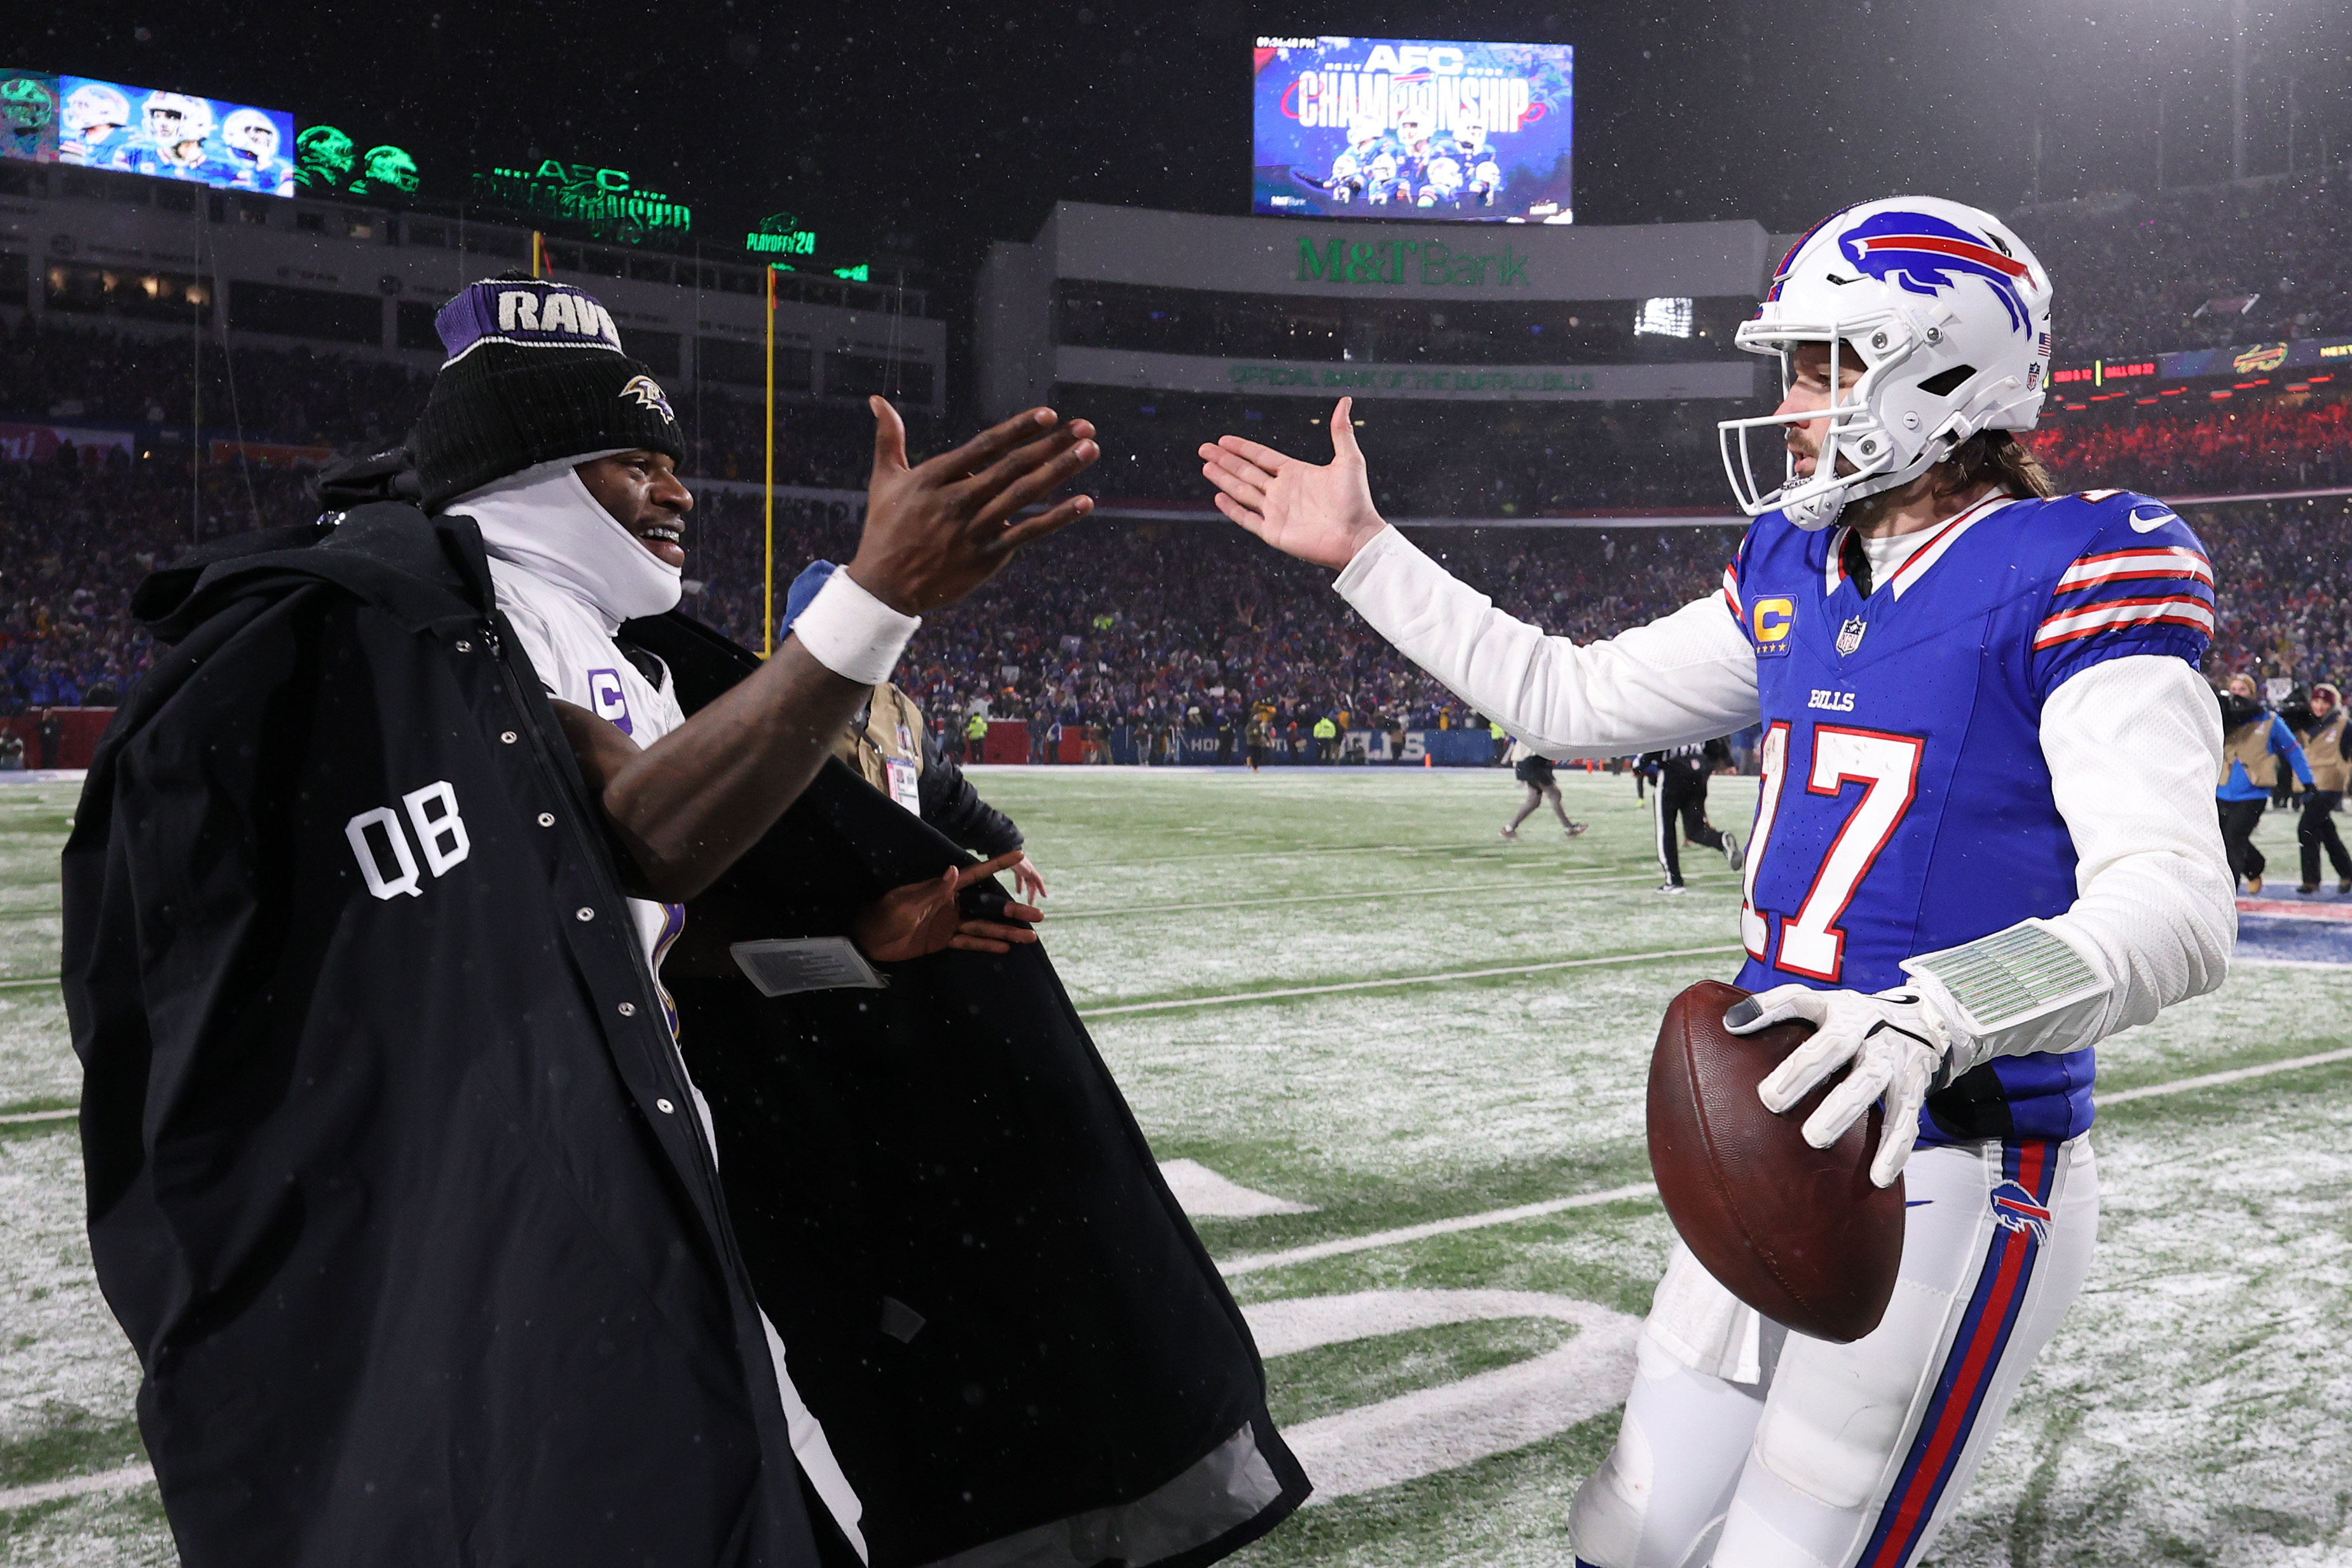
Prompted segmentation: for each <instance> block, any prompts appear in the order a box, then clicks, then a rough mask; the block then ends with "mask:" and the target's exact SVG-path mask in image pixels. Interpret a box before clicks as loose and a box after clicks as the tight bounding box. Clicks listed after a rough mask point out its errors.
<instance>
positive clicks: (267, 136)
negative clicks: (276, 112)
mask: <svg viewBox="0 0 2352 1568" xmlns="http://www.w3.org/2000/svg"><path fill="white" fill-rule="evenodd" d="M221 141H223V142H224V143H226V146H227V148H228V163H229V166H230V167H231V168H233V169H235V170H236V174H235V176H234V177H233V178H232V179H231V181H230V183H232V184H234V185H235V186H236V188H237V189H239V190H241V191H259V192H262V193H264V194H267V195H272V196H290V195H292V194H293V193H294V165H293V164H292V163H290V162H288V161H287V160H286V158H285V157H284V156H283V155H282V154H281V153H280V152H279V150H278V149H279V146H280V142H281V138H280V137H279V136H278V125H277V122H276V121H275V120H271V119H270V118H269V116H268V115H267V114H265V113H264V112H262V111H261V110H257V109H236V110H230V111H229V114H228V118H227V119H226V120H223V121H221Z"/></svg>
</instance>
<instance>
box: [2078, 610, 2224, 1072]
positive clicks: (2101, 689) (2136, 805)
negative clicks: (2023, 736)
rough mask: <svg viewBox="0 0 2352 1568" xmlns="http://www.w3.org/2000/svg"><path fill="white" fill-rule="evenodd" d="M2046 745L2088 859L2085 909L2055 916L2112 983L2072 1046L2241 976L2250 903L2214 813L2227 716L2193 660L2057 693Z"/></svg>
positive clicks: (2150, 657) (2142, 664) (2111, 675)
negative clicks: (2234, 971)
mask: <svg viewBox="0 0 2352 1568" xmlns="http://www.w3.org/2000/svg"><path fill="white" fill-rule="evenodd" d="M2042 757H2043V758H2046V759H2047V760H2048V762H2049V764H2050V784H2051V792H2052V793H2053V795H2054V796H2056V798H2057V802H2058V813H2059V815H2061V816H2062V817H2063V818H2065V819H2066V829H2067V831H2068V832H2069V834H2071V835H2072V836H2073V838H2074V854H2075V857H2076V860H2075V866H2074V887H2075V894H2076V896H2075V899H2074V906H2073V907H2072V908H2070V909H2068V910H2067V911H2066V913H2065V914H2064V915H2060V916H2059V917H2058V918H2057V919H2055V920H2053V921H2052V922H2051V924H2052V925H2054V926H2057V927H2059V928H2060V929H2061V931H2062V932H2063V934H2064V935H2065V936H2068V937H2069V938H2071V939H2073V946H2074V948H2075V950H2076V951H2077V952H2085V950H2087V953H2086V956H2087V955H2088V954H2090V953H2095V955H2096V956H2097V958H2098V960H2099V964H2100V966H2101V967H2105V971H2106V975H2107V977H2108V978H2109V979H2110V980H2111V981H2112V982H2113V989H2111V990H2110V991H2108V993H2107V994H2106V996H2105V998H2104V999H2103V1001H2102V1004H2101V1006H2100V1008H2099V1009H2098V1010H2097V1012H2096V1013H2095V1015H2094V1016H2092V1017H2090V1018H2088V1019H2084V1022H2083V1025H2082V1027H2081V1031H2080V1033H2079V1035H2078V1037H2077V1038H2076V1039H2075V1040H2073V1041H2071V1042H2070V1045H2065V1046H2061V1047H2059V1049H2069V1048H2071V1046H2083V1045H2090V1044H2092V1043H2094V1042H2095V1041H2097V1040H2104V1039H2105V1038H2106V1037H2107V1036H2108V1035H2111V1034H2114V1033H2115V1032H2116V1030H2126V1029H2130V1028H2132V1027H2134V1026H2135V1025H2137V1024H2144V1023H2146V1022H2147V1020H2148V1019H2152V1018H2154V1017H2155V1016H2156V1015H2157V1011H2158V1009H2162V1008H2168V1007H2170V1006H2171V1005H2172V1004H2173V1003H2175V1002H2179V1001H2186V1000H2187V999H2188V998H2190V997H2201V996H2203V995H2204V994H2205V993H2206V992H2208V991H2210V990H2214V989H2217V988H2219V987H2220V986H2221V982H2222V981H2223V980H2224V979H2226V978H2228V977H2229V972H2230V954H2231V950H2232V949H2233V948H2234V947H2236V946H2237V942H2238V900H2237V879H2236V878H2234V877H2233V876H2231V874H2230V862H2229V856H2228V853H2227V852H2226V851H2224V850H2223V848H2222V847H2221V826H2220V823H2219V820H2218V818H2217V817H2216V815H2215V813H2214V810H2213V780H2214V779H2215V778H2216V777H2217V776H2219V774H2220V772H2221V713H2220V710H2219V709H2218V708H2217V707H2216V706H2214V702H2213V694H2212V693H2211V692H2210V690H2208V689H2207V688H2206V685H2205V683H2204V681H2203V679H2202V678H2200V676H2199V675H2198V674H2197V672H2196V671H2195V670H2193V669H2191V668H2190V667H2189V664H2188V663H2187V662H2186V661H2184V660H2181V659H2177V658H2171V657H2167V656H2163V655H2158V654H2153V653H2137V654H2133V655H2130V656H2128V657H2126V658H2121V659H2109V660H2107V661H2105V663H2103V664H2094V665H2092V666H2091V667H2090V668H2089V669H2086V670H2084V671H2083V672H2082V674H2078V675H2076V676H2074V678H2073V679H2072V680H2070V681H2068V682H2066V683H2065V684H2064V685H2062V686H2060V687H2059V688H2058V689H2057V690H2056V691H2054V692H2053V693H2051V694H2050V699H2049V701H2048V702H2046V703H2044V704H2043V705H2042Z"/></svg>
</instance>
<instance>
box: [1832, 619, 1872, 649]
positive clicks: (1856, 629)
mask: <svg viewBox="0 0 2352 1568" xmlns="http://www.w3.org/2000/svg"><path fill="white" fill-rule="evenodd" d="M1868 630H1869V628H1868V627H1866V626H1864V624H1863V623H1862V617H1861V616H1859V615H1849V616H1847V617H1846V618H1845V624H1844V625H1843V626H1841V627H1839V628H1838V634H1837V651H1838V657H1839V658H1841V659H1843V658H1844V657H1845V656H1846V655H1847V654H1848V653H1853V651H1854V650H1855V649H1856V648H1859V647H1861V646H1862V634H1863V633H1864V632H1866V631H1868Z"/></svg>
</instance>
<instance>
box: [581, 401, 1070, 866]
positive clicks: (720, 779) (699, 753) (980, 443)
mask: <svg viewBox="0 0 2352 1568" xmlns="http://www.w3.org/2000/svg"><path fill="white" fill-rule="evenodd" d="M873 407H874V415H875V433H874V473H873V477H872V479H871V480H870V481H869V482H868V484H867V486H866V529H865V532H864V534H863V536H862V537H861V538H859V540H858V545H857V553H856V556H855V557H853V558H852V559H851V560H850V563H849V566H848V569H847V570H845V571H842V572H837V573H835V576H834V578H833V580H831V581H829V582H827V583H826V584H825V586H824V589H823V590H822V591H820V592H819V593H818V596H817V598H816V600H815V601H814V602H812V603H811V604H810V606H809V608H808V610H807V611H806V612H803V617H802V620H801V622H800V623H799V624H797V625H795V626H794V628H793V634H792V635H791V636H790V637H788V638H787V639H785V642H784V645H783V646H782V648H779V649H778V650H777V651H776V653H775V655H774V656H773V657H772V658H771V659H769V660H768V662H767V663H766V664H763V665H762V666H761V668H760V669H759V670H758V671H756V672H755V673H754V674H751V676H750V677H748V678H747V679H745V680H743V681H742V682H740V684H739V685H736V686H735V687H734V688H733V689H732V690H730V691H729V692H728V693H726V695H723V696H721V697H719V699H718V700H717V701H715V702H713V703H711V704H710V705H709V706H707V707H705V708H703V709H702V710H701V711H700V712H698V713H697V714H696V715H695V716H693V717H692V718H689V719H688V720H687V721H686V723H685V724H683V725H681V726H679V727H677V729H674V730H672V731H671V732H670V733H669V734H667V735H666V736H664V737H661V739H659V740H657V741H656V742H655V743H654V744H653V745H651V746H649V747H646V748H644V749H643V750H639V749H638V748H637V747H636V746H635V743H634V742H632V741H630V740H629V739H628V737H625V736H624V735H622V734H621V733H620V732H619V731H618V730H616V729H614V727H612V726H611V725H609V724H607V723H605V722H604V720H603V719H600V718H597V717H596V716H593V715H592V714H589V713H587V712H585V711H583V710H582V709H579V708H567V707H564V706H562V705H559V707H558V715H559V716H560V717H561V718H562V721H563V724H564V729H565V733H566V735H567V736H568V737H570V738H571V740H572V748H573V750H574V752H575V753H577V755H578V756H579V758H580V763H581V767H582V769H583V772H584V773H585V774H586V776H587V779H588V782H589V786H590V788H591V789H593V790H595V791H596V793H597V795H598V797H599V798H600V800H602V802H603V804H604V815H605V819H606V821H608V822H609V823H610V824H611V827H612V831H613V834H614V838H615V840H616V841H618V842H619V843H620V844H621V846H622V847H623V848H624V850H625V852H627V855H628V857H629V860H630V861H631V862H633V865H634V869H635V873H636V878H635V880H636V882H637V883H638V890H639V891H643V892H645V893H646V894H650V895H651V896H654V897H656V898H665V899H687V898H691V897H693V896H694V895H695V894H698V893H700V892H701V891H702V890H703V889H704V888H707V887H709V885H710V884H711V883H713V882H715V881H716V880H718V878H719V874H720V873H722V872H724V871H725V870H726V869H727V868H728V867H729V866H730V865H732V864H733V863H734V862H735V860H736V858H737V857H738V856H740V855H741V854H742V853H743V852H744V851H746V850H748V849H750V848H751V845H752V844H754V843H756V842H757V841H759V839H760V837H761V834H763V833H765V832H766V831H768V829H769V828H770V827H772V826H773V825H774V823H775V821H776V819H777V818H778V817H781V816H782V815H783V813H784V810H785V809H786V808H787V807H789V806H790V805H791V804H792V803H793V801H794V800H797V799H799V797H800V792H801V791H802V789H805V788H806V787H807V785H808V781H809V779H811V778H813V777H814V775H815V773H816V770H817V768H819V767H821V766H822V765H823V764H824V759H825V758H826V757H827V756H829V755H831V753H832V749H833V743H834V741H835V738H836V737H839V735H840V734H841V728H842V726H843V725H845V724H846V723H847V722H848V720H849V716H850V715H851V714H852V713H854V712H855V711H856V708H857V705H858V704H859V703H861V702H863V701H864V700H865V699H866V695H867V693H868V692H869V691H870V690H871V688H872V687H873V685H874V684H875V683H876V682H877V681H879V680H883V679H885V678H887V675H888V674H889V666H890V665H891V664H894V663H896V662H897V659H898V652H899V650H900V649H901V648H903V647H904V646H905V645H906V641H907V638H908V636H909V635H911V634H912V633H913V632H914V629H915V628H916V627H917V626H918V625H919V624H920V623H921V622H920V621H919V616H920V615H921V614H922V612H924V611H927V610H932V609H936V608H938V607H939V606H940V605H942V604H947V603H950V602H952V601H955V600H958V599H961V598H962V597H963V596H964V595H965V594H967V593H969V592H971V591H972V590H973V589H975V588H977V587H979V586H980V585H981V584H982V583H983V582H985V581H987V580H989V579H990V578H991V577H992V576H994V575H995V574H996V572H997V571H998V570H1000V569H1001V568H1002V567H1003V565H1004V563H1005V562H1007V561H1009V560H1011V559H1013V555H1014V553H1015V552H1017V551H1018V550H1019V549H1021V547H1022V546H1024V545H1025V544H1028V543H1030V542H1031V541H1032V540H1034V539H1040V538H1045V536H1046V535H1047V534H1050V533H1053V532H1055V531H1056V530H1057V529H1060V528H1066V527H1068V526H1069V525H1070V524H1071V523H1074V522H1076V521H1077V520H1078V518H1080V517H1084V516H1086V514H1087V512H1088V511H1089V510H1091V509H1092V508H1093V506H1094V503H1093V501H1092V500H1091V499H1089V498H1088V497H1085V496H1073V497H1068V498H1067V499H1065V500H1063V501H1061V502H1059V503H1058V504H1056V505H1054V506H1051V507H1047V508H1046V509H1045V511H1043V512H1041V513H1040V514H1038V515H1037V516H1035V517H1028V518H1023V517H1021V512H1022V509H1023V508H1024V507H1027V506H1029V505H1031V504H1032V503H1033V502H1038V501H1042V500H1044V499H1045V497H1048V496H1050V495H1051V494H1052V493H1053V492H1054V490H1055V489H1056V488H1058V487H1059V486H1062V485H1063V484H1065V483H1066V482H1067V481H1069V480H1070V479H1072V478H1074V477H1076V476H1077V475H1078V474H1079V473H1080V472H1082V471H1083V470H1085V469H1086V468H1087V465H1090V464H1092V463H1093V462H1094V461H1095V459H1096V458H1097V456H1098V455H1100V448H1098V447H1097V445H1096V444H1095V442H1094V427H1093V426H1092V425H1090V424H1088V423H1086V422H1085V421H1084V420H1077V421H1073V422H1071V423H1067V424H1064V423H1060V421H1059V420H1058V419H1057V418H1056V416H1055V413H1054V412H1053V411H1052V410H1050V409H1042V408H1039V409H1031V410H1030V411H1029V412H1027V413H1023V414H1020V415H1017V416H1015V417H1014V418H1012V419H1009V420H1006V421H1005V422H1004V423H1002V424H1000V425H998V426H996V428H994V429H993V430H990V431H987V432H985V433H984V434H981V435H978V436H975V437H973V438H972V439H971V441H968V442H966V443H965V444H963V445H961V446H959V447H957V448H956V449H955V450H954V451H952V452H949V453H945V454H942V455H940V456H938V457H934V458H932V459H931V460H930V461H929V462H928V463H924V464H922V465H919V466H910V465H908V461H907V432H906V426H905V425H904V424H903V423H900V421H899V419H898V411H897V410H896V409H894V408H892V407H891V406H890V405H889V404H888V403H887V402H885V401H883V400H882V399H880V398H876V399H874V400H873Z"/></svg>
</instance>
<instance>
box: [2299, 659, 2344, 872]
mask: <svg viewBox="0 0 2352 1568" xmlns="http://www.w3.org/2000/svg"><path fill="white" fill-rule="evenodd" d="M2303 756H2304V760H2305V762H2307V763H2309V764H2310V765H2311V788H2310V789H2307V790H2305V792H2304V797H2303V818H2302V820H2301V821H2298V822H2296V823H2295V825H2294V841H2295V844H2296V846H2297V847H2298V848H2300V849H2301V850H2302V851H2303V883H2302V885H2301V886H2299V887H2297V888H2296V889H2295V891H2296V892H2297V893H2301V894H2314V893H2317V892H2318V891H2319V852H2320V851H2321V850H2322V849H2325V850H2326V852H2327V859H2328V862H2329V863H2330V864H2331V865H2333V866H2334V867H2335V868H2336V893H2337V894H2339V895H2340V894H2352V853H2347V852H2346V851H2345V848H2344V840H2343V838H2342V837H2341V836H2340V835H2338V834H2337V832H2336V807H2337V806H2339V805H2341V804H2342V803H2343V800H2344V790H2345V788H2346V787H2347V785H2352V710H2347V709H2346V707H2345V706H2344V694H2343V693H2342V692H2339V691H2337V690H2336V688H2335V687H2334V686H2332V685H2328V684H2327V683H2326V682H2325V681H2322V682H2321V683H2320V684H2319V685H2315V686H2314V687H2312V688H2311V722H2310V723H2309V724H2307V725H2305V727H2304V728H2303Z"/></svg>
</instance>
